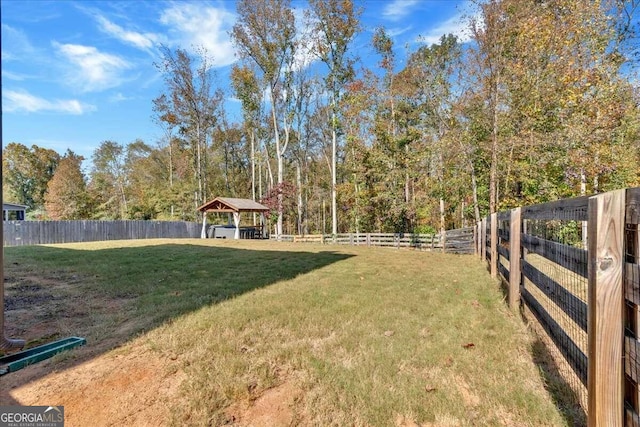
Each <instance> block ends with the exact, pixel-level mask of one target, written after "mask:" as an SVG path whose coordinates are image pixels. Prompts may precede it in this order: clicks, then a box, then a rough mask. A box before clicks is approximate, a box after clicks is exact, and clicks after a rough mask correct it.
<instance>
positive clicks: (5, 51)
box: [2, 24, 34, 61]
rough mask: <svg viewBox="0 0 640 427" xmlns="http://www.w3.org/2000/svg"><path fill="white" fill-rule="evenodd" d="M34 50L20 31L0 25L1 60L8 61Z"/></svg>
mask: <svg viewBox="0 0 640 427" xmlns="http://www.w3.org/2000/svg"><path fill="white" fill-rule="evenodd" d="M33 51H34V49H33V46H32V45H31V43H30V42H29V39H28V38H27V36H26V35H25V34H24V32H22V31H21V30H18V29H15V28H13V27H11V26H9V25H7V24H2V60H3V61H10V60H15V59H20V58H23V57H24V56H28V55H30V54H31V53H33Z"/></svg>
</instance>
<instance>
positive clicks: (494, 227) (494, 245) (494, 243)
mask: <svg viewBox="0 0 640 427" xmlns="http://www.w3.org/2000/svg"><path fill="white" fill-rule="evenodd" d="M491 277H493V278H494V279H495V278H496V277H498V213H497V212H494V213H492V214H491Z"/></svg>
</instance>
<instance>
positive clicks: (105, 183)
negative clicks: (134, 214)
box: [90, 141, 128, 219]
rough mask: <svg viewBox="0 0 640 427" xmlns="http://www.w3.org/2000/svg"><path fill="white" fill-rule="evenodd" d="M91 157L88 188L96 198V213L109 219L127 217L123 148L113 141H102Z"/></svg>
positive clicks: (124, 155)
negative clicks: (91, 164) (91, 166)
mask: <svg viewBox="0 0 640 427" xmlns="http://www.w3.org/2000/svg"><path fill="white" fill-rule="evenodd" d="M91 159H92V161H93V168H92V169H91V185H90V190H91V192H92V193H93V195H94V197H95V198H96V202H97V205H98V214H99V215H100V216H103V217H106V218H111V219H125V218H127V212H128V209H127V192H126V187H127V185H128V182H127V181H128V175H127V171H126V169H125V167H126V151H125V148H124V147H123V146H122V145H121V144H119V143H117V142H114V141H103V142H102V143H100V146H99V147H98V148H96V150H95V151H94V152H93V156H92V158H91Z"/></svg>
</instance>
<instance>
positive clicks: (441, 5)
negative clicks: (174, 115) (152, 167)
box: [0, 0, 471, 159]
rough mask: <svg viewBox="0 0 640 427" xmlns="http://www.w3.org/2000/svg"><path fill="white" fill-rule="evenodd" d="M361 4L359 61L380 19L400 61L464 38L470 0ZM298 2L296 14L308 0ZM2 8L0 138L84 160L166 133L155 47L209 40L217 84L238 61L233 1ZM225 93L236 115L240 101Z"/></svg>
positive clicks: (5, 4) (18, 3) (369, 59)
mask: <svg viewBox="0 0 640 427" xmlns="http://www.w3.org/2000/svg"><path fill="white" fill-rule="evenodd" d="M358 3H359V5H360V6H361V7H363V8H364V12H363V14H362V17H361V21H362V26H363V30H364V31H363V32H362V33H361V34H360V35H359V37H358V38H357V39H356V40H355V41H354V44H353V46H354V51H356V52H357V53H358V55H359V56H360V58H361V60H362V62H363V63H364V64H370V65H372V64H373V63H374V62H375V61H377V59H376V58H375V56H374V53H373V49H372V47H371V43H370V40H371V35H372V33H373V30H374V29H375V28H376V27H379V26H384V27H385V28H386V29H387V31H388V32H389V34H390V35H392V36H393V38H394V41H395V43H396V47H397V48H398V49H397V55H398V58H399V62H401V61H402V57H403V56H404V52H405V51H406V49H405V46H409V47H410V48H411V49H415V47H416V45H417V44H418V43H425V42H426V43H433V42H436V41H437V40H438V38H439V37H440V36H441V35H442V34H444V33H449V32H453V33H454V34H457V35H459V36H460V37H462V38H463V39H464V38H466V37H467V35H466V34H465V32H464V25H463V24H462V23H461V17H462V16H463V15H464V14H465V13H466V14H468V13H470V11H469V8H470V7H471V5H470V3H469V2H467V1H458V0H395V1H383V0H368V1H366V2H364V1H360V2H358ZM294 6H296V9H297V12H301V10H302V9H304V8H305V7H306V2H304V1H295V2H294ZM0 7H1V11H2V17H1V22H2V39H1V40H2V124H3V127H2V136H3V145H6V144H8V143H10V142H19V143H22V144H24V145H26V146H31V145H34V144H35V145H38V146H41V147H46V148H51V149H54V150H56V151H57V152H59V153H60V154H63V153H64V152H65V151H66V150H67V149H68V148H69V149H71V150H73V151H74V152H76V153H77V154H81V155H83V156H84V157H85V158H87V159H90V157H91V154H92V153H93V151H94V150H95V149H96V148H97V147H98V145H99V144H100V143H101V142H102V141H105V140H112V141H116V142H119V143H121V144H128V143H129V142H132V141H134V140H135V139H137V138H140V139H142V140H143V141H145V142H146V143H148V144H152V145H153V144H155V143H156V142H157V141H158V140H159V139H160V138H161V137H162V131H161V129H160V128H159V127H158V126H157V125H156V124H154V122H153V121H152V118H151V117H152V102H151V101H152V99H154V98H156V97H157V96H158V95H160V94H161V93H162V92H163V90H164V85H163V82H162V77H161V75H160V74H159V73H158V71H157V70H156V68H155V67H154V65H153V64H154V62H155V61H158V59H159V49H158V47H159V46H160V45H161V44H162V45H165V46H168V47H170V48H178V47H181V48H186V49H190V48H191V46H204V47H206V49H207V51H208V52H209V53H210V54H211V56H212V57H213V61H214V64H215V68H216V73H217V82H218V84H219V85H220V86H221V87H223V88H226V87H227V86H228V84H227V82H228V76H229V71H230V68H231V65H233V63H234V62H235V61H236V60H237V58H236V55H235V49H234V46H233V43H232V42H231V40H230V38H229V34H228V33H229V31H230V30H231V28H232V27H233V25H234V23H235V2H233V1H231V0H229V1H204V0H198V1H139V0H130V1H64V0H58V1H43V0H42V1H25V0H2V1H1V2H0ZM301 15H302V14H301V13H296V16H301ZM228 98H229V99H228V101H227V103H226V106H227V109H228V110H229V112H230V113H231V114H230V115H231V116H234V113H233V111H234V110H236V111H237V109H238V106H237V103H236V102H234V101H233V100H232V99H231V98H232V95H231V93H228ZM234 104H235V105H234ZM232 118H233V117H232Z"/></svg>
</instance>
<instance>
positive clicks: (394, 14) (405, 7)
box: [382, 0, 420, 21]
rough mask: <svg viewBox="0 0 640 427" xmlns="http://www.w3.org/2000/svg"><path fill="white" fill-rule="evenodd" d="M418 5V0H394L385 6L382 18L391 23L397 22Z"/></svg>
mask: <svg viewBox="0 0 640 427" xmlns="http://www.w3.org/2000/svg"><path fill="white" fill-rule="evenodd" d="M418 3H420V2H419V0H394V1H392V2H391V3H389V4H387V5H386V6H385V8H384V10H383V11H382V16H384V17H385V18H387V19H389V20H391V21H398V20H400V19H402V18H404V17H405V16H407V15H408V14H409V13H411V10H412V7H413V6H415V5H417V4H418Z"/></svg>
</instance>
